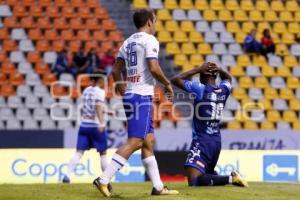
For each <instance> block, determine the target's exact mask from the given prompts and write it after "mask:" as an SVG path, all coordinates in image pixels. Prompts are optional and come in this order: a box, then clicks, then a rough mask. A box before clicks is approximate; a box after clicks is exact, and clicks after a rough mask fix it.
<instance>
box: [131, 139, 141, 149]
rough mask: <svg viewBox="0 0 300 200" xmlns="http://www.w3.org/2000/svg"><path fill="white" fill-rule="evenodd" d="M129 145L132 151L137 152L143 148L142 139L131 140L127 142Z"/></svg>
mask: <svg viewBox="0 0 300 200" xmlns="http://www.w3.org/2000/svg"><path fill="white" fill-rule="evenodd" d="M128 143H129V145H130V146H131V147H132V148H133V149H134V150H139V149H141V148H142V147H143V140H142V139H133V140H129V141H128Z"/></svg>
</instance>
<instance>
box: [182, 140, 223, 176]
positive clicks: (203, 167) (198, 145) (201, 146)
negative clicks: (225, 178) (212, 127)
mask: <svg viewBox="0 0 300 200" xmlns="http://www.w3.org/2000/svg"><path fill="white" fill-rule="evenodd" d="M220 152H221V142H220V141H215V140H204V141H203V140H195V139H193V141H192V144H191V148H190V151H189V154H188V156H187V159H186V163H185V167H193V168H196V169H198V170H199V171H200V172H201V173H203V174H214V169H215V167H216V165H217V162H218V159H219V155H220Z"/></svg>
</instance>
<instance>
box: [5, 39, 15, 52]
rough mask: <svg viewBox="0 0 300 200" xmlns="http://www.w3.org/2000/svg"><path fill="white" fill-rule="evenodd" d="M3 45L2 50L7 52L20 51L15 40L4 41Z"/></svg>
mask: <svg viewBox="0 0 300 200" xmlns="http://www.w3.org/2000/svg"><path fill="white" fill-rule="evenodd" d="M2 45H3V46H2V48H3V50H5V51H15V50H17V49H18V47H17V44H16V41H14V40H10V39H8V40H3V43H2Z"/></svg>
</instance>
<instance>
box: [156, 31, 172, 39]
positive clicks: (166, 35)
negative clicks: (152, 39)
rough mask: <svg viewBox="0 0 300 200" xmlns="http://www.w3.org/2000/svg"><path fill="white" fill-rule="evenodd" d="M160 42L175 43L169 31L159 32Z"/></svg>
mask: <svg viewBox="0 0 300 200" xmlns="http://www.w3.org/2000/svg"><path fill="white" fill-rule="evenodd" d="M158 40H159V41H160V42H172V41H173V39H172V37H171V34H170V32H169V31H160V32H158Z"/></svg>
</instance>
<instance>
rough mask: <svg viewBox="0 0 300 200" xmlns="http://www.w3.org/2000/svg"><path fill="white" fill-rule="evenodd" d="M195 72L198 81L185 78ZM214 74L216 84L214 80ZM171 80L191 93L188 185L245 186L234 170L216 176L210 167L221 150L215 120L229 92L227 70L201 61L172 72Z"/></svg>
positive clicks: (212, 166)
mask: <svg viewBox="0 0 300 200" xmlns="http://www.w3.org/2000/svg"><path fill="white" fill-rule="evenodd" d="M195 74H200V82H199V81H189V80H188V79H189V78H191V77H192V76H193V75H195ZM218 75H219V76H220V79H221V83H220V84H219V85H217V84H216V78H217V76H218ZM171 82H172V83H173V84H174V85H176V86H177V87H179V88H181V89H183V90H185V91H186V92H188V93H193V94H194V96H195V99H194V117H193V140H192V144H191V148H190V151H189V154H188V156H187V160H186V163H185V168H186V171H187V176H188V184H189V186H209V185H226V184H232V185H237V186H243V187H247V182H246V181H244V180H243V179H242V178H241V176H240V175H239V173H238V172H236V171H233V172H232V173H231V176H220V175H217V174H216V173H215V171H214V169H215V166H216V164H217V162H218V159H219V154H220V151H221V135H220V128H219V122H220V119H221V115H222V111H223V108H224V106H225V103H226V100H227V98H228V96H229V95H230V93H231V76H230V74H228V73H227V72H226V71H224V70H222V69H221V68H219V67H217V65H216V64H214V63H204V64H203V65H201V66H200V67H198V68H195V69H192V70H190V71H187V72H184V73H181V74H180V75H178V76H175V77H174V78H173V79H172V80H171Z"/></svg>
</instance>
